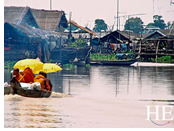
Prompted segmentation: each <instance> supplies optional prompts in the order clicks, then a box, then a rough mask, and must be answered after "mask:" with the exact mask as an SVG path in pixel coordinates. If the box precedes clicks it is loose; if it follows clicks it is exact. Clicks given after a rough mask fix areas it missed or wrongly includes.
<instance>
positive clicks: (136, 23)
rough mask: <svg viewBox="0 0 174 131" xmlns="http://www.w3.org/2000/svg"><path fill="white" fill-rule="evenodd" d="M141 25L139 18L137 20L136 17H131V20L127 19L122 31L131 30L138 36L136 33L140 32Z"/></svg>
mask: <svg viewBox="0 0 174 131" xmlns="http://www.w3.org/2000/svg"><path fill="white" fill-rule="evenodd" d="M142 25H143V21H142V20H141V19H140V18H138V17H136V18H134V17H132V18H129V19H128V20H127V21H126V23H125V25H124V30H131V31H133V32H134V33H135V34H138V33H140V32H141V30H142V28H143V27H142Z"/></svg>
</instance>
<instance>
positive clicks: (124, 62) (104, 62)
mask: <svg viewBox="0 0 174 131" xmlns="http://www.w3.org/2000/svg"><path fill="white" fill-rule="evenodd" d="M136 61H137V60H136V59H133V60H113V61H107V60H102V61H99V60H96V61H95V60H92V61H90V64H91V65H116V66H130V65H131V64H134V63H135V62H136Z"/></svg>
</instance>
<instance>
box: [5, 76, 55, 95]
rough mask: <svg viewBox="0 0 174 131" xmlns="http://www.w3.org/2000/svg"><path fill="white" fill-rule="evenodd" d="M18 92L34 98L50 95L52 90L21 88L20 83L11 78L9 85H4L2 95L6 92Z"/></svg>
mask: <svg viewBox="0 0 174 131" xmlns="http://www.w3.org/2000/svg"><path fill="white" fill-rule="evenodd" d="M10 93H12V94H18V95H21V96H24V97H34V98H41V97H50V95H51V93H52V92H48V91H43V90H37V89H35V88H34V89H33V90H28V89H26V88H22V87H21V85H20V83H19V82H18V81H17V80H16V78H13V79H12V80H11V81H10V87H4V95H6V94H10Z"/></svg>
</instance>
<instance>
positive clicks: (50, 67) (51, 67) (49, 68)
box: [33, 63, 62, 74]
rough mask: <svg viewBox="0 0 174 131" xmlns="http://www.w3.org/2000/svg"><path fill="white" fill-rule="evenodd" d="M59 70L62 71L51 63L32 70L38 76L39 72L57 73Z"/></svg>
mask: <svg viewBox="0 0 174 131" xmlns="http://www.w3.org/2000/svg"><path fill="white" fill-rule="evenodd" d="M59 70H62V68H61V67H60V66H58V65H56V64H53V63H45V64H43V65H39V66H37V67H35V68H34V69H33V73H34V74H39V72H40V71H43V72H45V73H51V72H57V71H59Z"/></svg>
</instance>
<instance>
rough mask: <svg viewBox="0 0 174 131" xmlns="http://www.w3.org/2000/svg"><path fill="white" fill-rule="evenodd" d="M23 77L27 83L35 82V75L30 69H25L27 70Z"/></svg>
mask: <svg viewBox="0 0 174 131" xmlns="http://www.w3.org/2000/svg"><path fill="white" fill-rule="evenodd" d="M22 76H24V80H25V83H33V82H34V74H33V71H32V70H31V69H30V68H29V67H27V68H25V70H24V71H23V72H22Z"/></svg>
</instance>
